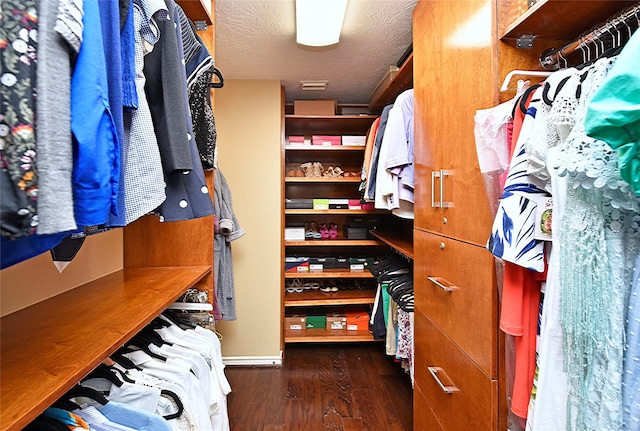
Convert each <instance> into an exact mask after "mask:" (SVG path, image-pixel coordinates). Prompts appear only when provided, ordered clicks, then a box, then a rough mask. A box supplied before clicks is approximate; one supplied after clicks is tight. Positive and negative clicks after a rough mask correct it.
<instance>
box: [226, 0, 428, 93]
mask: <svg viewBox="0 0 640 431" xmlns="http://www.w3.org/2000/svg"><path fill="white" fill-rule="evenodd" d="M416 2H417V0H349V3H348V5H347V12H346V16H345V20H344V24H343V26H342V35H341V37H340V42H339V43H338V44H336V45H332V46H329V47H322V48H311V47H305V46H302V45H298V44H296V35H295V29H296V27H295V0H216V2H215V5H216V23H215V26H216V27H215V31H216V55H215V64H216V66H217V67H218V69H220V71H221V72H222V74H223V76H224V79H277V80H280V81H282V83H283V85H284V86H285V90H286V100H287V102H288V103H291V102H293V100H294V99H338V102H339V103H358V104H360V103H364V104H366V103H368V101H369V96H370V95H371V93H372V92H373V90H374V89H375V87H376V86H377V85H378V83H379V82H380V80H381V79H382V78H383V77H384V75H385V73H386V72H387V71H388V70H389V66H393V65H396V63H397V62H398V60H399V59H400V57H401V56H402V54H403V53H404V52H405V51H406V49H407V48H408V47H409V46H410V45H411V33H412V32H411V14H412V11H413V7H414V5H415V3H416ZM304 80H328V81H329V82H328V84H327V89H326V90H325V91H304V92H303V91H302V90H301V89H300V81H304Z"/></svg>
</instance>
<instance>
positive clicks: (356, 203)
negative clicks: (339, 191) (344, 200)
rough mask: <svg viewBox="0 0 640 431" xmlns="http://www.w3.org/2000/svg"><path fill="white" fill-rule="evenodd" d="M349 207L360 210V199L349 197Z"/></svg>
mask: <svg viewBox="0 0 640 431" xmlns="http://www.w3.org/2000/svg"><path fill="white" fill-rule="evenodd" d="M349 209H350V210H361V209H362V204H361V203H360V199H349Z"/></svg>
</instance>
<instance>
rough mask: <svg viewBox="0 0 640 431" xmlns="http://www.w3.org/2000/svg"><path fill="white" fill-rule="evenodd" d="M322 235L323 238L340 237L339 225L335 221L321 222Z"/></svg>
mask: <svg viewBox="0 0 640 431" xmlns="http://www.w3.org/2000/svg"><path fill="white" fill-rule="evenodd" d="M320 237H321V238H322V239H336V238H338V225H337V224H335V223H329V224H326V223H321V224H320Z"/></svg>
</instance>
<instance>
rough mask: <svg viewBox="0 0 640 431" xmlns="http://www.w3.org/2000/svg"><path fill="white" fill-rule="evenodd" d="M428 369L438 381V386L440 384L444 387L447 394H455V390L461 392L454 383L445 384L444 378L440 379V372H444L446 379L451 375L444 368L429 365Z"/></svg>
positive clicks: (441, 387)
mask: <svg viewBox="0 0 640 431" xmlns="http://www.w3.org/2000/svg"><path fill="white" fill-rule="evenodd" d="M427 369H428V370H429V372H430V373H431V376H432V377H433V379H434V380H435V381H436V383H438V386H440V389H442V390H443V391H444V393H445V394H453V393H454V392H460V389H459V388H458V387H457V386H456V385H454V384H450V385H445V384H444V383H442V380H441V379H440V377H438V373H441V374H443V375H444V376H445V377H446V379H447V380H449V377H448V376H447V374H446V373H445V372H444V370H443V369H442V368H440V367H427Z"/></svg>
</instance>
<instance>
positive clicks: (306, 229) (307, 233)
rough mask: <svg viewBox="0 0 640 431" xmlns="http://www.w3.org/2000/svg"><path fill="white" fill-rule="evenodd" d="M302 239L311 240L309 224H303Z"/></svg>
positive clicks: (311, 232)
mask: <svg viewBox="0 0 640 431" xmlns="http://www.w3.org/2000/svg"><path fill="white" fill-rule="evenodd" d="M304 238H305V239H313V231H312V230H311V224H310V223H305V224H304Z"/></svg>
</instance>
